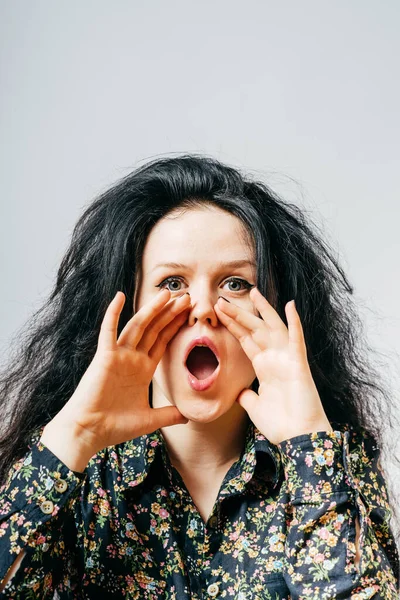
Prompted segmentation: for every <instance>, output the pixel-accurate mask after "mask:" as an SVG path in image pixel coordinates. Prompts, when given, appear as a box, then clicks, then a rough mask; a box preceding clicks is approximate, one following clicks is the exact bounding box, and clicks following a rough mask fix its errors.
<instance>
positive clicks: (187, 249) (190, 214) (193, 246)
mask: <svg viewBox="0 0 400 600" xmlns="http://www.w3.org/2000/svg"><path fill="white" fill-rule="evenodd" d="M240 259H248V260H253V259H254V250H253V244H252V242H251V238H250V236H249V234H248V232H247V230H246V228H245V226H244V224H243V223H242V221H241V220H240V219H239V218H238V217H236V216H235V215H232V214H231V213H228V212H227V211H224V210H221V209H219V208H218V207H210V206H206V207H204V208H190V209H186V210H185V211H184V212H182V211H179V212H178V211H174V212H173V213H170V214H168V215H166V216H165V217H163V219H161V220H160V221H159V222H158V223H157V224H156V225H155V226H154V228H153V229H152V230H151V232H150V234H149V236H148V238H147V241H146V245H145V248H144V254H143V267H144V269H145V270H146V271H147V270H148V269H152V267H153V266H154V264H156V263H160V262H189V261H193V260H195V261H197V262H210V263H213V262H215V261H216V260H218V261H219V262H224V261H226V262H227V261H231V260H240Z"/></svg>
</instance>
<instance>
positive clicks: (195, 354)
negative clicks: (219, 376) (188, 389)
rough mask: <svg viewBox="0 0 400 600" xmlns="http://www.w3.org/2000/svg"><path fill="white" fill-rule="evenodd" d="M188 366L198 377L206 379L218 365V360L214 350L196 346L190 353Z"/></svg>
mask: <svg viewBox="0 0 400 600" xmlns="http://www.w3.org/2000/svg"><path fill="white" fill-rule="evenodd" d="M186 366H187V368H188V369H189V371H190V372H191V373H192V375H194V376H195V377H197V379H206V378H207V377H209V376H210V375H211V373H213V372H214V371H215V369H216V368H217V367H218V361H217V359H216V357H215V354H214V352H213V351H212V350H210V349H209V348H207V347H205V346H202V347H198V346H196V347H195V348H193V350H192V351H191V353H190V354H189V356H188V359H187V362H186Z"/></svg>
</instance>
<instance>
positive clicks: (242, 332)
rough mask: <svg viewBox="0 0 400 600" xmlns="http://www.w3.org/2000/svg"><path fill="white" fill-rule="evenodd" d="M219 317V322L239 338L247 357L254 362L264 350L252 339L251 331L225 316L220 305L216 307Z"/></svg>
mask: <svg viewBox="0 0 400 600" xmlns="http://www.w3.org/2000/svg"><path fill="white" fill-rule="evenodd" d="M215 308H216V311H217V315H218V318H219V320H220V321H221V323H222V324H223V325H225V327H226V328H227V330H228V331H229V332H230V333H231V334H232V335H234V336H235V338H237V339H238V340H239V342H240V344H241V346H242V348H243V350H244V351H245V353H246V355H247V356H248V357H249V359H250V360H253V359H254V357H255V356H256V355H257V354H259V353H260V352H261V350H262V348H260V346H259V345H258V344H257V342H256V340H255V339H254V338H253V337H252V333H251V331H249V330H248V329H246V327H243V326H242V325H239V323H237V322H236V321H235V320H234V319H233V318H232V317H230V316H229V315H225V314H224V313H223V312H222V311H221V310H219V303H218V304H216V305H215Z"/></svg>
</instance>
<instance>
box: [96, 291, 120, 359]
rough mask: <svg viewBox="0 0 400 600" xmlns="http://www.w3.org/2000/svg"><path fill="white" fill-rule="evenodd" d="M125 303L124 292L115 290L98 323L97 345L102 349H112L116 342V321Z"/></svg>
mask: <svg viewBox="0 0 400 600" xmlns="http://www.w3.org/2000/svg"><path fill="white" fill-rule="evenodd" d="M124 304H125V294H124V293H123V292H117V293H116V294H115V296H114V298H113V299H112V300H111V302H110V304H109V305H108V307H107V309H106V312H105V315H104V317H103V320H102V322H101V325H100V333H99V337H98V347H99V348H101V349H103V350H114V349H115V347H116V342H117V330H118V322H119V317H120V314H121V310H122V308H123V306H124Z"/></svg>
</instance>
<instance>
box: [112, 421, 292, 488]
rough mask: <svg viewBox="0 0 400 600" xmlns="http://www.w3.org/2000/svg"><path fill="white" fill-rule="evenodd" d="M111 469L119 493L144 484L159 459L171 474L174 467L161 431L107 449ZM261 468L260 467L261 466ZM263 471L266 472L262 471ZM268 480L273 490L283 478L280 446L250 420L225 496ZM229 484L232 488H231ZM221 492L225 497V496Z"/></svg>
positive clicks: (157, 430)
mask: <svg viewBox="0 0 400 600" xmlns="http://www.w3.org/2000/svg"><path fill="white" fill-rule="evenodd" d="M108 451H109V459H110V461H111V464H112V468H113V469H114V470H115V471H116V472H117V482H118V487H119V489H120V490H127V489H130V488H134V487H136V486H137V485H139V484H141V483H143V481H144V480H145V479H146V477H147V476H148V474H149V472H150V469H151V465H152V464H153V463H154V462H155V459H156V457H157V456H158V455H160V456H161V458H162V459H163V462H164V465H165V467H166V468H167V471H168V473H169V474H170V469H171V463H170V461H169V459H168V454H167V449H166V444H165V440H164V437H163V436H162V434H161V431H160V429H156V430H155V431H154V432H153V433H150V434H147V435H142V436H140V437H138V438H135V439H132V440H129V441H127V442H123V443H121V444H117V445H116V446H111V447H110V448H108ZM259 465H260V466H259ZM262 467H264V470H263V468H262ZM256 468H257V475H258V476H259V477H262V478H267V480H268V481H269V482H270V485H272V487H273V488H275V487H276V485H277V484H278V482H279V479H280V475H281V469H282V464H281V458H280V452H279V449H278V447H277V446H275V445H274V444H271V442H269V440H268V439H267V438H266V437H265V436H264V435H263V434H262V433H261V432H260V431H259V429H257V427H256V426H255V425H254V423H253V422H252V421H251V420H250V419H249V423H248V427H247V431H246V437H245V443H244V448H243V451H242V454H241V457H240V460H239V462H238V464H237V468H236V470H235V472H234V473H233V477H232V478H231V479H230V482H227V485H226V486H225V487H226V494H228V493H232V492H230V490H233V489H234V490H240V489H241V488H242V487H243V486H244V485H246V484H247V482H248V481H250V480H251V479H252V477H253V475H254V474H255V471H256ZM228 484H229V485H228ZM224 491H225V489H224V490H222V495H224Z"/></svg>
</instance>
